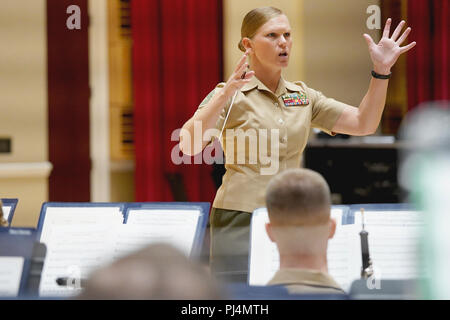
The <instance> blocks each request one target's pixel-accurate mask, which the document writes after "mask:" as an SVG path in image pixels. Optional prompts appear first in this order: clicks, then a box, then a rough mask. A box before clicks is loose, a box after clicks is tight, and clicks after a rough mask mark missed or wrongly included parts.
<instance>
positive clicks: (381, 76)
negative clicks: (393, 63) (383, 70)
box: [372, 70, 392, 80]
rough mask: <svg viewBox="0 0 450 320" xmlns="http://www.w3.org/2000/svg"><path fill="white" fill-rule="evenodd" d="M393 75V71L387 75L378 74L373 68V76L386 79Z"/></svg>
mask: <svg viewBox="0 0 450 320" xmlns="http://www.w3.org/2000/svg"><path fill="white" fill-rule="evenodd" d="M391 75H392V72H391V73H389V74H387V75H384V74H378V73H376V72H375V71H373V70H372V77H374V78H376V79H384V80H385V79H390V78H391Z"/></svg>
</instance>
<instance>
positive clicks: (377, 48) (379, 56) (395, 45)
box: [364, 18, 416, 75]
mask: <svg viewBox="0 0 450 320" xmlns="http://www.w3.org/2000/svg"><path fill="white" fill-rule="evenodd" d="M391 23H392V19H391V18H389V19H388V20H387V21H386V26H385V27H384V32H383V37H382V38H381V40H380V42H378V44H376V43H375V42H374V41H373V39H372V38H371V37H370V36H369V35H368V34H364V38H365V39H366V41H367V45H368V46H369V52H370V58H371V59H372V62H373V66H374V71H375V72H376V73H379V74H384V75H386V74H389V73H390V72H391V68H392V66H393V65H394V64H395V62H396V61H397V59H398V57H399V56H400V55H401V54H402V53H405V52H407V51H409V50H410V49H412V48H413V47H414V46H415V45H416V42H411V43H410V44H408V45H407V46H404V47H400V45H401V44H402V43H403V42H404V41H405V40H406V37H407V36H408V34H409V33H410V32H411V28H409V27H408V28H407V29H406V30H405V32H403V34H402V35H401V36H400V37H399V35H400V32H401V31H402V28H403V26H404V25H405V23H406V22H405V21H402V22H400V23H399V24H398V26H397V28H395V30H394V33H393V34H392V36H391V37H389V33H390V30H391Z"/></svg>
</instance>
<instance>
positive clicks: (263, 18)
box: [238, 7, 284, 52]
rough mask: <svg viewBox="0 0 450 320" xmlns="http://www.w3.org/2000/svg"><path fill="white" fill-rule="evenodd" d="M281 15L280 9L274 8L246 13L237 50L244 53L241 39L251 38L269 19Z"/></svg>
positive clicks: (263, 8) (258, 9)
mask: <svg viewBox="0 0 450 320" xmlns="http://www.w3.org/2000/svg"><path fill="white" fill-rule="evenodd" d="M283 14H284V13H283V12H282V11H281V10H280V9H278V8H274V7H262V8H256V9H253V10H252V11H250V12H248V13H247V14H246V15H245V17H244V20H242V26H241V40H239V44H238V47H239V50H241V51H242V52H245V47H244V45H243V44H242V39H243V38H250V39H251V38H253V36H254V35H255V34H256V32H257V31H258V29H259V28H260V27H261V26H262V25H263V24H265V23H266V22H267V21H269V20H270V19H272V18H275V17H277V16H279V15H283Z"/></svg>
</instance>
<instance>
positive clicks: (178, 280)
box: [78, 244, 221, 300]
mask: <svg viewBox="0 0 450 320" xmlns="http://www.w3.org/2000/svg"><path fill="white" fill-rule="evenodd" d="M78 298H79V299H147V300H149V299H156V300H185V299H192V300H197V299H208V300H210V299H220V298H221V293H220V289H219V287H218V285H217V284H216V283H215V282H214V280H213V279H212V278H211V277H210V274H209V273H208V272H207V271H206V269H205V268H204V267H203V266H201V265H199V264H197V263H195V262H193V261H191V260H189V259H188V258H187V257H186V256H185V255H184V254H183V253H182V252H180V251H179V250H177V249H175V248H174V247H172V246H170V245H166V244H154V245H150V246H148V247H145V248H143V249H141V250H139V251H137V252H135V253H133V254H131V255H128V256H126V257H123V258H121V259H119V260H117V261H116V262H114V263H112V264H111V265H109V266H106V267H104V268H100V269H98V270H97V271H95V272H93V273H92V274H91V276H90V277H89V279H88V281H87V284H86V287H85V289H84V290H83V293H82V294H81V295H80V296H79V297H78Z"/></svg>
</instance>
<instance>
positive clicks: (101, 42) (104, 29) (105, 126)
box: [88, 0, 111, 202]
mask: <svg viewBox="0 0 450 320" xmlns="http://www.w3.org/2000/svg"><path fill="white" fill-rule="evenodd" d="M107 1H108V0H89V1H88V8H89V20H90V26H89V82H90V86H91V100H90V132H91V134H90V149H91V150H90V153H91V159H92V170H91V201H93V202H108V201H110V197H111V196H110V188H111V187H110V172H109V170H110V169H109V153H110V152H109V79H108V10H107Z"/></svg>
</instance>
